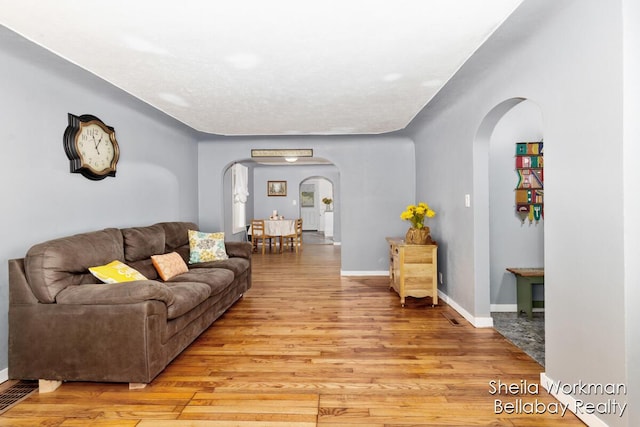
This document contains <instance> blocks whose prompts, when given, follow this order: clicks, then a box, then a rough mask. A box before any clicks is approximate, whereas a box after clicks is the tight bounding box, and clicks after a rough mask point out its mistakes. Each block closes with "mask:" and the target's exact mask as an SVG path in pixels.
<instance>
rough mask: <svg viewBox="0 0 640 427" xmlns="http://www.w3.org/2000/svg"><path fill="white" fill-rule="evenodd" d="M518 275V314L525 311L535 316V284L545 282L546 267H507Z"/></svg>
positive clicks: (530, 316) (530, 315)
mask: <svg viewBox="0 0 640 427" xmlns="http://www.w3.org/2000/svg"><path fill="white" fill-rule="evenodd" d="M507 271H508V272H510V273H513V274H514V275H515V276H516V287H517V289H516V291H517V293H518V314H520V312H521V311H524V312H525V313H527V315H528V316H529V319H531V318H532V317H533V284H534V283H542V284H544V268H507Z"/></svg>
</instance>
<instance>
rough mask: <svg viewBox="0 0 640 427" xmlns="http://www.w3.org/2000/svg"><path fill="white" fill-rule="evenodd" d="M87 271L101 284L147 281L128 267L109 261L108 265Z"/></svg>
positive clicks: (121, 263)
mask: <svg viewBox="0 0 640 427" xmlns="http://www.w3.org/2000/svg"><path fill="white" fill-rule="evenodd" d="M89 271H90V272H91V274H93V275H94V276H95V277H96V278H97V279H99V280H100V281H101V282H103V283H121V282H133V281H135V280H147V278H146V277H144V275H142V274H140V272H139V271H138V270H136V269H135V268H131V267H129V266H128V265H127V264H125V263H123V262H122V261H118V260H115V261H111V262H110V263H109V264H105V265H98V266H95V267H89Z"/></svg>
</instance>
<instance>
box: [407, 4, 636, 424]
mask: <svg viewBox="0 0 640 427" xmlns="http://www.w3.org/2000/svg"><path fill="white" fill-rule="evenodd" d="M636 16H637V15H636ZM634 22H635V23H636V24H637V22H638V21H637V20H636V21H634ZM621 24H622V10H621V2H620V1H611V2H607V4H606V7H605V5H604V4H603V2H602V1H597V0H566V1H562V2H558V1H556V0H544V1H543V0H535V1H532V0H526V1H525V2H524V3H523V5H522V6H521V7H520V8H519V9H518V10H517V11H516V12H515V13H514V15H513V16H512V17H511V18H510V19H509V20H508V21H507V22H506V23H505V25H504V26H503V27H502V28H501V29H499V30H498V31H497V32H496V34H494V36H493V37H492V38H491V39H490V40H489V41H488V43H487V44H486V45H484V46H483V47H481V48H480V49H479V50H478V52H477V53H476V54H475V55H474V57H472V58H471V59H470V61H468V63H467V64H465V66H464V67H462V69H461V70H460V71H459V73H458V74H457V75H456V76H455V77H454V78H453V79H451V80H450V81H449V83H448V84H447V86H446V87H445V88H444V89H443V90H442V91H441V92H440V93H439V95H438V96H437V98H436V99H435V100H434V102H433V103H431V104H430V105H429V106H428V107H427V108H426V109H425V110H424V111H423V112H422V113H421V114H420V116H419V117H418V118H417V120H415V121H414V122H413V123H412V126H411V129H410V130H409V135H410V136H412V137H413V138H414V140H415V141H416V144H417V146H416V158H417V162H418V164H420V165H422V166H423V167H421V168H418V172H417V182H418V187H417V193H418V196H419V198H428V199H429V200H431V201H432V203H433V204H434V205H436V208H437V207H439V208H440V211H441V215H439V217H438V220H437V221H436V224H434V227H432V228H434V229H435V230H437V232H438V233H439V234H440V236H438V237H439V238H440V240H442V241H443V242H444V244H445V245H444V246H445V247H446V253H445V254H444V258H445V262H444V264H443V265H442V268H443V270H444V272H445V275H446V276H447V277H448V281H449V282H448V284H447V286H446V292H447V293H448V295H449V296H450V297H452V298H453V299H454V300H455V301H456V302H457V303H458V304H460V305H461V306H462V307H463V308H464V309H466V310H467V311H468V312H469V313H471V314H472V315H473V316H476V317H481V318H482V317H485V316H487V315H488V311H489V292H488V277H489V268H488V262H489V260H488V257H487V255H486V252H487V250H488V245H489V242H488V236H489V233H488V220H487V218H488V202H487V199H488V189H487V188H486V187H487V186H488V177H487V175H488V173H487V170H486V169H487V151H486V150H484V151H483V150H482V149H480V148H479V147H478V146H477V144H478V143H479V141H478V139H479V137H484V135H483V134H484V133H485V130H486V129H485V126H483V125H484V124H486V122H485V121H484V120H485V118H486V117H487V115H488V114H489V113H490V112H492V110H493V109H494V108H496V107H498V108H501V107H502V106H504V105H505V104H502V103H503V102H505V101H506V102H509V103H511V101H509V100H511V99H514V98H526V99H530V100H533V101H534V102H535V103H536V104H537V105H539V106H540V110H541V112H542V116H543V117H544V139H545V220H544V227H545V256H544V261H545V263H544V264H545V265H544V266H545V274H546V278H545V306H546V308H545V310H546V325H547V326H546V367H545V368H546V374H547V375H548V376H549V377H550V378H551V379H553V380H555V381H562V382H564V383H569V384H575V383H578V382H579V381H583V382H589V383H598V384H606V383H626V384H630V383H634V384H637V381H638V379H637V377H633V378H632V377H630V376H628V371H627V368H626V367H625V366H626V362H627V356H628V355H630V354H637V343H633V344H627V342H626V339H627V338H628V336H627V335H628V334H627V329H628V328H631V327H632V326H630V325H628V324H627V322H626V321H625V310H624V308H625V291H627V292H629V289H630V285H629V284H626V283H625V272H626V269H625V262H624V260H625V258H624V255H625V253H624V245H623V244H624V235H625V223H624V221H623V203H622V200H623V170H622V165H623V134H622V130H623V126H622V113H623V110H622V106H623V102H622V101H623V96H622V88H623V86H622V76H623V67H622V65H623V62H622V43H621V42H622V31H621V28H622V26H621ZM634 42H635V45H636V46H637V38H634ZM634 55H637V50H636V51H635V52H634ZM634 70H635V71H637V67H636V68H634ZM632 82H637V77H634V78H632ZM636 87H637V86H636ZM636 95H637V93H636ZM635 106H636V110H635V112H636V113H637V104H636V105H635ZM492 119H493V118H492ZM634 120H636V121H637V117H634ZM494 124H495V123H494ZM489 127H490V126H489ZM633 129H634V131H635V133H633V136H637V129H636V128H633ZM635 143H636V144H637V140H636V141H635ZM626 173H628V174H630V175H629V176H630V177H633V178H637V173H636V172H631V171H627V172H626ZM635 182H636V183H637V181H635ZM443 183H452V184H450V185H443ZM583 189H585V190H586V192H585V191H583ZM627 191H628V190H627ZM466 192H468V193H473V194H472V196H473V197H472V201H474V204H473V206H472V208H469V209H466V208H464V205H463V194H464V193H466ZM633 200H634V203H637V196H634V199H633ZM588 203H591V204H593V207H592V208H589V207H588ZM627 225H628V224H627ZM633 230H634V231H635V232H636V234H635V235H634V238H636V239H637V238H638V236H637V228H634V229H633ZM633 249H634V250H635V252H634V254H635V255H637V246H634V247H633ZM636 260H637V258H636ZM629 268H630V267H629ZM626 276H627V277H626V278H627V280H629V276H630V275H629V274H628V273H627V274H626ZM635 281H636V283H637V276H635ZM633 328H636V329H635V330H636V331H637V326H633ZM636 337H637V334H636ZM635 341H637V339H635ZM628 346H631V348H629V347H628ZM635 363H637V359H636V361H635ZM634 369H635V368H634ZM574 397H575V398H578V399H584V400H585V401H592V402H598V403H599V402H602V401H603V399H604V400H606V397H603V396H593V395H587V396H585V395H578V396H574ZM619 397H620V398H621V399H622V400H626V397H625V396H619ZM636 404H637V402H636ZM631 406H633V404H632V405H631ZM628 416H629V411H628V412H627V415H626V417H628ZM600 418H601V419H603V420H605V421H606V422H607V423H608V424H609V425H611V426H620V425H630V424H629V423H628V419H627V418H619V417H617V416H615V415H601V416H600Z"/></svg>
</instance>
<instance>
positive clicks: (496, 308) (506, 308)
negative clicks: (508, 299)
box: [490, 304, 544, 313]
mask: <svg viewBox="0 0 640 427" xmlns="http://www.w3.org/2000/svg"><path fill="white" fill-rule="evenodd" d="M490 310H491V312H492V313H515V312H517V311H518V304H491V308H490ZM532 311H533V312H534V313H544V308H537V307H533V309H532Z"/></svg>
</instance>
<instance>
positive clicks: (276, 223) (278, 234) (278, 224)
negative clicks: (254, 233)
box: [249, 219, 296, 252]
mask: <svg viewBox="0 0 640 427" xmlns="http://www.w3.org/2000/svg"><path fill="white" fill-rule="evenodd" d="M264 232H265V234H266V235H268V236H272V237H274V238H278V241H279V242H280V252H282V248H283V241H282V237H283V236H290V235H292V234H296V220H295V219H265V220H264ZM249 234H251V228H249Z"/></svg>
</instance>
